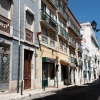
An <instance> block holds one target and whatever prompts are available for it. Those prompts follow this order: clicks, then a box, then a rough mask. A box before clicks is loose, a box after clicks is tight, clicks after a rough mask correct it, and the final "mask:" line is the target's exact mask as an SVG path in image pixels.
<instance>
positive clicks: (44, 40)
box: [42, 35, 48, 44]
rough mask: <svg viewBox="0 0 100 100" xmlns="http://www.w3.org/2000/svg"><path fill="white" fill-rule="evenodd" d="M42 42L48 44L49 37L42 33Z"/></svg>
mask: <svg viewBox="0 0 100 100" xmlns="http://www.w3.org/2000/svg"><path fill="white" fill-rule="evenodd" d="M42 42H43V43H45V44H48V39H47V37H45V36H43V35H42Z"/></svg>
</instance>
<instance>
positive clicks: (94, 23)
mask: <svg viewBox="0 0 100 100" xmlns="http://www.w3.org/2000/svg"><path fill="white" fill-rule="evenodd" d="M91 26H92V28H93V30H94V31H96V32H98V31H100V29H96V27H97V23H96V22H95V21H92V23H91Z"/></svg>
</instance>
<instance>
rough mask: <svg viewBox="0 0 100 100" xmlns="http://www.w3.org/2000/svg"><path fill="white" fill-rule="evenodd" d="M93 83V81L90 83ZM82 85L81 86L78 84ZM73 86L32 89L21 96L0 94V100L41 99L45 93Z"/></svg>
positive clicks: (19, 94)
mask: <svg viewBox="0 0 100 100" xmlns="http://www.w3.org/2000/svg"><path fill="white" fill-rule="evenodd" d="M92 82H93V81H92ZM79 85H83V84H79ZM72 86H75V85H74V84H73V85H69V86H67V85H66V86H59V88H55V87H53V88H45V91H44V90H43V89H34V90H24V91H23V95H21V93H6V94H5V93H1V94H0V100H22V99H27V98H29V97H32V98H35V97H41V95H43V94H45V93H49V92H52V93H54V92H55V91H58V90H61V89H64V88H67V87H72Z"/></svg>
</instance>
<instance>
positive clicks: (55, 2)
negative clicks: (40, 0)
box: [49, 0, 58, 8]
mask: <svg viewBox="0 0 100 100" xmlns="http://www.w3.org/2000/svg"><path fill="white" fill-rule="evenodd" d="M49 1H50V2H51V3H52V4H53V5H54V6H55V7H56V8H58V1H57V0H49Z"/></svg>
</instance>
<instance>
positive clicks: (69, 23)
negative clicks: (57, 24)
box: [67, 21, 81, 37]
mask: <svg viewBox="0 0 100 100" xmlns="http://www.w3.org/2000/svg"><path fill="white" fill-rule="evenodd" d="M67 26H68V27H70V28H71V29H72V30H73V31H74V32H75V33H76V34H77V35H78V36H79V37H81V35H80V31H79V30H78V29H77V28H76V27H75V25H73V23H72V22H71V21H68V22H67Z"/></svg>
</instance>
